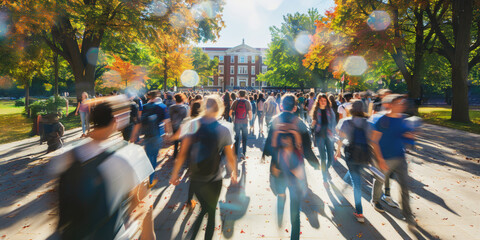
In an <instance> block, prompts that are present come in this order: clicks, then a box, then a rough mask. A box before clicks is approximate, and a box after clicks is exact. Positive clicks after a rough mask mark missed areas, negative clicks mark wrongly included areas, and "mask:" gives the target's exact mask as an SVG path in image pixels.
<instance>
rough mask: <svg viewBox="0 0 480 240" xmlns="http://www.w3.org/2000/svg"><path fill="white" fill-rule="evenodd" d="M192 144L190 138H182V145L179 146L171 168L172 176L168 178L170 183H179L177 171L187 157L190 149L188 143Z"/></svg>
mask: <svg viewBox="0 0 480 240" xmlns="http://www.w3.org/2000/svg"><path fill="white" fill-rule="evenodd" d="M191 144H192V138H191V137H186V138H185V139H183V140H182V147H181V148H180V152H179V154H178V156H177V159H175V164H174V165H173V170H172V177H171V178H170V184H173V185H175V186H176V185H178V184H179V183H180V176H178V173H179V172H180V168H181V167H182V166H183V163H184V162H185V159H186V158H187V155H188V151H189V150H190V145H191Z"/></svg>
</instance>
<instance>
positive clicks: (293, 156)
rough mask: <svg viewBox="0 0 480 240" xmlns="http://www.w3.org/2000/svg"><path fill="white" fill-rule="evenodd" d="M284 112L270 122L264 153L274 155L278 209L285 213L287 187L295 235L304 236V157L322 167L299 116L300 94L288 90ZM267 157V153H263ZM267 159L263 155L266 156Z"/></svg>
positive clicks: (295, 236) (282, 104)
mask: <svg viewBox="0 0 480 240" xmlns="http://www.w3.org/2000/svg"><path fill="white" fill-rule="evenodd" d="M281 108H282V113H281V114H279V115H278V116H276V117H275V118H274V119H273V120H272V123H271V124H270V126H269V130H268V137H267V140H266V143H265V148H264V153H263V154H264V156H272V161H271V165H270V174H271V176H272V177H271V181H273V182H272V186H273V188H274V189H272V190H273V191H274V193H275V194H276V195H277V198H278V202H277V204H278V206H277V208H278V210H279V212H282V213H283V205H284V204H285V199H286V189H287V188H288V191H289V196H290V221H291V224H292V229H291V235H290V237H291V239H299V238H300V205H301V202H302V199H303V197H304V196H305V194H306V192H307V188H308V185H307V183H306V177H305V164H304V158H306V159H307V160H308V161H309V163H310V164H311V165H312V166H314V168H315V169H318V159H317V157H316V156H315V154H314V153H313V151H312V147H311V145H312V144H311V139H310V134H309V131H308V129H307V126H306V125H305V123H304V122H303V121H301V120H300V118H298V117H297V116H295V114H294V113H295V111H296V108H297V102H296V97H295V96H294V95H292V94H286V95H285V96H284V97H283V98H282V101H281ZM262 158H263V157H262ZM262 160H263V159H262Z"/></svg>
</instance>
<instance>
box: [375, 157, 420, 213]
mask: <svg viewBox="0 0 480 240" xmlns="http://www.w3.org/2000/svg"><path fill="white" fill-rule="evenodd" d="M385 162H386V163H387V166H388V171H387V172H385V178H387V177H388V176H390V175H391V174H392V173H395V175H396V176H397V181H398V184H399V185H400V188H401V193H402V212H403V215H404V216H405V218H407V220H410V219H411V217H412V210H411V208H410V197H409V193H408V184H409V182H408V180H409V179H408V178H409V177H408V165H407V161H406V159H405V157H396V158H390V159H385ZM382 186H383V183H382V182H381V181H378V180H376V179H374V180H373V190H372V201H374V202H378V201H380V197H381V196H382Z"/></svg>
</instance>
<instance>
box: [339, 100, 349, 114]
mask: <svg viewBox="0 0 480 240" xmlns="http://www.w3.org/2000/svg"><path fill="white" fill-rule="evenodd" d="M350 109H352V103H351V102H346V103H344V104H342V105H340V106H338V113H339V114H342V117H347V116H350Z"/></svg>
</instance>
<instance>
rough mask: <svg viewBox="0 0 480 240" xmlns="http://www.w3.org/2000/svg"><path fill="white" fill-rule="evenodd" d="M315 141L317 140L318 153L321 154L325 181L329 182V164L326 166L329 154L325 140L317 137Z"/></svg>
mask: <svg viewBox="0 0 480 240" xmlns="http://www.w3.org/2000/svg"><path fill="white" fill-rule="evenodd" d="M315 139H316V140H317V147H318V152H319V153H320V161H321V166H322V175H323V181H324V182H326V181H327V180H328V177H327V174H328V173H327V164H326V161H327V160H326V158H327V152H326V150H325V138H322V137H319V136H315Z"/></svg>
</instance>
